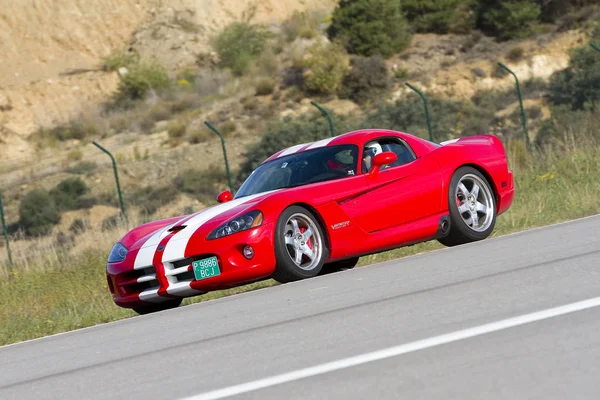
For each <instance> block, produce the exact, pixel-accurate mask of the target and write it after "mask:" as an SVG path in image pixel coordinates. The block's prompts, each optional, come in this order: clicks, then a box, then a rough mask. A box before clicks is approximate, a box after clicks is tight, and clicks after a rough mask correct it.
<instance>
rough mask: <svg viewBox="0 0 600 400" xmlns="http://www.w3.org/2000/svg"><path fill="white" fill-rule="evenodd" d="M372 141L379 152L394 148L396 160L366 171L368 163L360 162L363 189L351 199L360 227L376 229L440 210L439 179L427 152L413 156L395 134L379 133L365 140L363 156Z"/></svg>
mask: <svg viewBox="0 0 600 400" xmlns="http://www.w3.org/2000/svg"><path fill="white" fill-rule="evenodd" d="M373 142H376V144H378V145H379V147H380V149H379V151H380V152H382V151H383V152H385V151H391V152H394V153H395V154H396V155H397V156H398V160H397V161H396V162H394V163H393V164H390V165H388V166H384V167H382V169H381V170H380V171H379V173H377V174H372V173H370V171H372V167H371V166H369V165H367V164H368V163H365V162H363V171H362V172H363V173H365V174H366V178H367V191H366V192H365V193H364V194H363V195H361V196H359V197H357V198H356V199H355V205H356V210H355V218H356V220H357V223H358V224H359V225H360V226H361V227H362V229H364V230H366V231H367V232H376V231H380V230H382V229H386V228H390V227H393V226H397V225H402V224H405V223H407V222H411V221H415V220H419V219H421V218H424V217H427V216H430V215H433V214H436V213H438V212H440V208H441V196H442V181H441V172H440V169H439V165H438V163H437V161H436V160H435V159H434V158H433V157H427V156H424V157H420V158H416V157H415V155H414V152H413V151H412V150H411V149H410V147H409V146H408V144H407V143H406V142H405V141H403V140H402V139H400V138H398V137H381V138H378V139H376V140H375V141H370V142H369V143H366V145H365V148H364V149H363V157H362V158H363V160H365V158H366V157H365V155H366V154H367V152H366V151H365V150H367V149H370V148H369V147H368V146H370V145H373ZM371 148H372V147H371Z"/></svg>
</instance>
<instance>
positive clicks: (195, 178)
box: [173, 165, 227, 204]
mask: <svg viewBox="0 0 600 400" xmlns="http://www.w3.org/2000/svg"><path fill="white" fill-rule="evenodd" d="M222 182H227V174H226V173H225V171H224V170H223V169H222V168H220V167H216V166H214V165H213V166H210V167H209V168H208V169H207V170H204V171H201V170H197V169H187V170H185V171H183V172H182V173H180V174H179V175H177V176H176V177H175V178H174V179H173V185H174V186H175V187H176V188H177V189H178V190H180V191H182V192H184V193H189V194H191V195H194V196H195V197H196V198H197V199H198V200H200V201H202V202H204V203H206V204H214V203H215V201H216V198H217V196H218V194H219V193H220V192H221V191H222V188H220V187H219V186H218V185H219V183H222Z"/></svg>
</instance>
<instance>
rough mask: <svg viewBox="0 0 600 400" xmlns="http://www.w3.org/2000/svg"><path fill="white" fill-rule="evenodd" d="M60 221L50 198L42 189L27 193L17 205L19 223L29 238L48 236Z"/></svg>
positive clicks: (54, 204)
mask: <svg viewBox="0 0 600 400" xmlns="http://www.w3.org/2000/svg"><path fill="white" fill-rule="evenodd" d="M59 220H60V214H59V212H58V209H57V207H56V203H55V202H54V199H53V198H52V196H50V195H49V194H48V192H46V191H45V190H43V189H34V190H32V191H30V192H28V193H27V194H26V195H25V197H23V200H22V201H21V204H20V205H19V223H20V225H21V226H22V227H23V229H24V230H25V233H26V234H27V235H29V236H39V235H46V234H48V233H49V232H50V231H51V230H52V227H53V226H54V225H56V224H57V223H58V221H59Z"/></svg>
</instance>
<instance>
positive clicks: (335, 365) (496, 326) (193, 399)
mask: <svg viewBox="0 0 600 400" xmlns="http://www.w3.org/2000/svg"><path fill="white" fill-rule="evenodd" d="M598 306H600V297H594V298H592V299H588V300H583V301H579V302H576V303H571V304H567V305H564V306H560V307H555V308H550V309H547V310H542V311H537V312H534V313H531V314H525V315H521V316H518V317H513V318H508V319H503V320H500V321H496V322H492V323H489V324H485V325H480V326H475V327H473V328H468V329H463V330H460V331H455V332H451V333H446V334H444V335H440V336H433V337H430V338H427V339H423V340H417V341H416V342H411V343H406V344H402V345H399V346H394V347H389V348H387V349H382V350H378V351H374V352H371V353H365V354H361V355H358V356H354V357H349V358H343V359H341V360H337V361H331V362H327V363H324V364H320V365H315V366H312V367H308V368H303V369H299V370H296V371H292V372H287V373H285V374H281V375H274V376H271V377H268V378H264V379H259V380H256V381H252V382H247V383H243V384H240V385H234V386H229V387H226V388H223V389H218V390H213V391H211V392H206V393H201V394H199V395H195V396H190V397H186V398H184V399H181V400H216V399H222V398H225V397H230V396H236V395H239V394H243V393H248V392H252V391H255V390H259V389H264V388H268V387H271V386H275V385H279V384H282V383H286V382H292V381H296V380H299V379H304V378H309V377H311V376H315V375H321V374H326V373H328V372H333V371H337V370H340V369H345V368H350V367H354V366H357V365H361V364H365V363H369V362H373V361H378V360H384V359H386V358H390V357H396V356H399V355H402V354H407V353H412V352H415V351H419V350H424V349H428V348H431V347H435V346H439V345H442V344H447V343H452V342H456V341H459V340H463V339H468V338H472V337H475V336H480V335H485V334H487V333H491V332H497V331H501V330H503V329H508V328H513V327H515V326H519V325H524V324H528V323H531V322H536V321H541V320H544V319H548V318H553V317H558V316H560V315H565V314H570V313H573V312H577V311H582V310H587V309H589V308H594V307H598Z"/></svg>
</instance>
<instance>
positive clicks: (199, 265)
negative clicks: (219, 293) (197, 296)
mask: <svg viewBox="0 0 600 400" xmlns="http://www.w3.org/2000/svg"><path fill="white" fill-rule="evenodd" d="M192 267H193V268H194V276H195V277H196V280H197V281H199V280H201V279H206V278H212V277H213V276H217V275H220V274H221V270H220V269H219V262H218V261H217V257H210V258H204V259H202V260H198V261H194V262H193V263H192Z"/></svg>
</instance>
